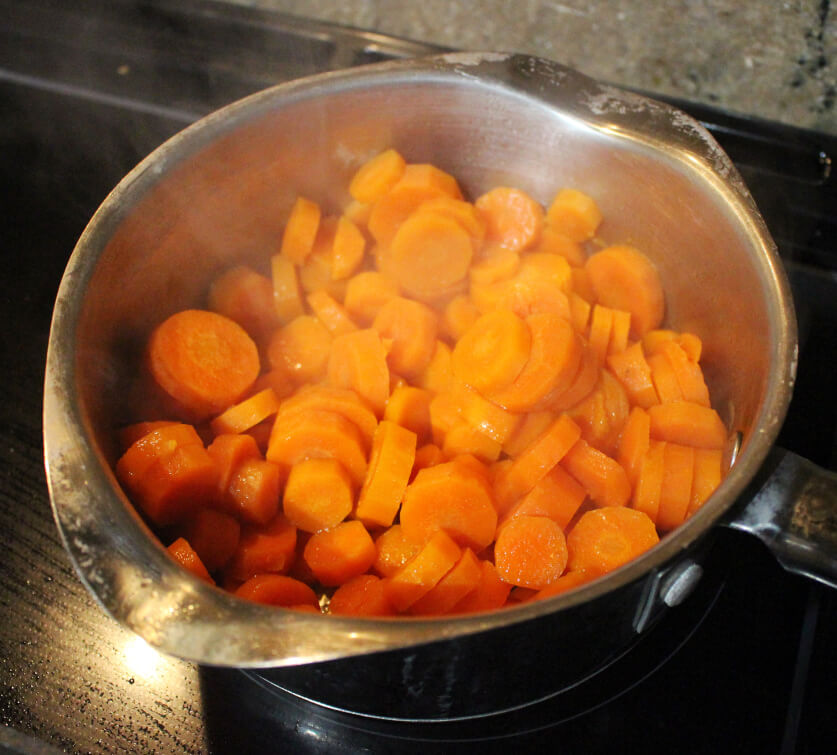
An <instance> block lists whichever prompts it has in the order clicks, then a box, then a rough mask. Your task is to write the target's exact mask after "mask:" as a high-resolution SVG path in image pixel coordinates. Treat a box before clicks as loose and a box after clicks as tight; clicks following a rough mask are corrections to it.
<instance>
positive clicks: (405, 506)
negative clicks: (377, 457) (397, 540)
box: [401, 459, 497, 552]
mask: <svg viewBox="0 0 837 755" xmlns="http://www.w3.org/2000/svg"><path fill="white" fill-rule="evenodd" d="M401 527H402V529H403V531H404V534H405V535H406V536H407V537H408V538H410V539H411V540H414V541H416V542H417V543H423V542H427V540H428V539H430V537H432V535H433V533H434V532H438V531H439V530H444V531H445V532H447V534H448V535H450V536H451V537H452V538H453V539H454V540H455V541H456V542H457V543H459V544H461V545H463V546H468V547H470V548H472V549H473V550H474V551H476V552H479V551H481V550H482V549H483V548H485V547H486V546H487V545H488V544H489V543H491V541H492V540H493V539H494V531H495V529H496V527H497V512H496V511H495V509H494V504H493V502H492V497H491V489H490V487H489V485H488V481H487V479H486V478H485V477H484V476H483V475H481V474H478V473H476V472H475V471H474V469H473V468H472V467H470V466H468V465H467V464H466V463H464V462H463V461H460V459H454V460H453V461H450V462H447V463H445V464H438V465H436V466H435V467H429V468H427V469H422V470H421V471H420V472H419V473H418V474H417V475H416V477H415V479H414V480H413V482H411V483H410V485H408V487H407V492H406V493H405V495H404V502H403V503H402V505H401Z"/></svg>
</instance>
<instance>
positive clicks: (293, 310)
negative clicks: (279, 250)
mask: <svg viewBox="0 0 837 755" xmlns="http://www.w3.org/2000/svg"><path fill="white" fill-rule="evenodd" d="M270 270H271V277H272V279H273V307H274V309H275V310H276V315H277V317H278V318H279V322H280V323H282V324H283V325H284V324H287V323H289V322H290V321H291V320H293V319H294V318H295V317H299V316H300V315H301V314H304V312H305V303H304V302H303V301H302V295H301V294H300V290H299V277H298V276H297V272H296V265H294V263H293V262H291V261H290V260H289V259H288V258H287V257H283V256H282V255H281V254H274V255H273V256H272V257H271V258H270Z"/></svg>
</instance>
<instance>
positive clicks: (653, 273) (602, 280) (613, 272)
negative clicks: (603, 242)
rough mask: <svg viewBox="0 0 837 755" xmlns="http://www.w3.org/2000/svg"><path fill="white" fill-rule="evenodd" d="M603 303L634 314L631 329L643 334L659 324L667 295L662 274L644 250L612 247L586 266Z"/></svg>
mask: <svg viewBox="0 0 837 755" xmlns="http://www.w3.org/2000/svg"><path fill="white" fill-rule="evenodd" d="M585 269H586V270H587V273H588V274H589V276H590V282H591V283H592V285H593V289H594V291H595V292H596V298H597V299H598V300H599V302H600V303H601V304H603V305H604V306H606V307H611V308H613V309H621V310H625V311H627V312H630V313H631V332H632V333H634V335H636V336H642V335H643V334H644V333H647V332H648V331H649V330H652V329H653V328H657V327H659V325H660V323H661V322H662V319H663V310H664V298H663V287H662V283H661V282H660V275H659V273H658V272H657V269H656V268H655V267H654V265H653V264H652V262H651V261H650V260H649V259H648V257H646V256H645V255H644V254H643V253H642V252H640V251H639V250H637V249H634V248H633V247H631V246H609V247H607V248H606V249H602V250H601V251H600V252H596V254H594V255H592V256H591V257H590V258H589V259H588V260H587V263H586V265H585Z"/></svg>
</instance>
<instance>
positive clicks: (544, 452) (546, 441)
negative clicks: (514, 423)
mask: <svg viewBox="0 0 837 755" xmlns="http://www.w3.org/2000/svg"><path fill="white" fill-rule="evenodd" d="M580 437H581V428H579V426H578V425H577V424H576V423H575V422H573V421H572V419H570V418H569V417H568V416H567V415H565V414H561V415H559V416H558V417H557V418H556V419H555V420H554V421H553V422H552V424H551V425H550V426H549V427H548V428H547V429H546V430H545V431H544V432H543V433H542V434H541V435H540V436H539V437H538V438H537V439H536V440H535V441H534V442H533V443H532V444H531V445H530V446H529V447H528V448H526V450H524V451H523V452H522V453H521V454H520V455H519V456H518V457H517V458H516V459H515V460H514V461H513V462H512V464H511V466H510V467H509V470H508V473H507V474H506V475H505V476H504V478H503V480H502V484H499V485H498V483H499V482H500V481H499V480H498V481H497V483H495V495H496V496H497V504H498V506H499V507H500V510H501V511H505V510H507V509H508V508H509V507H510V506H511V505H512V504H513V503H514V502H515V501H517V500H519V499H520V498H522V497H523V496H524V495H526V494H527V493H528V492H529V491H530V490H531V489H532V488H534V487H535V485H537V484H538V482H539V481H540V480H542V479H543V478H544V477H545V476H546V474H547V473H548V472H549V471H550V470H551V469H552V468H553V467H554V466H555V465H556V464H558V462H560V461H561V459H563V458H564V456H565V455H566V454H567V452H568V451H569V450H570V449H571V448H572V447H573V446H574V445H575V444H576V442H577V441H578V439H579V438H580Z"/></svg>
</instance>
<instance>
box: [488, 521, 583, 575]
mask: <svg viewBox="0 0 837 755" xmlns="http://www.w3.org/2000/svg"><path fill="white" fill-rule="evenodd" d="M494 564H495V566H496V567H497V574H499V576H500V578H501V579H502V580H503V581H504V582H508V583H509V584H511V585H518V586H520V587H528V588H531V589H533V590H541V589H543V588H544V587H546V586H547V585H549V584H551V583H552V582H554V581H555V580H556V579H558V577H560V576H561V574H562V573H563V572H564V569H565V567H566V565H567V542H566V539H565V538H564V531H563V530H562V529H561V527H559V526H558V524H557V523H556V522H554V521H553V520H552V519H550V518H549V517H545V516H529V515H525V514H524V515H521V516H517V517H514V518H513V519H512V520H511V521H509V522H508V524H506V525H505V527H503V528H502V529H501V530H500V532H499V534H498V535H497V542H496V543H495V544H494Z"/></svg>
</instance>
